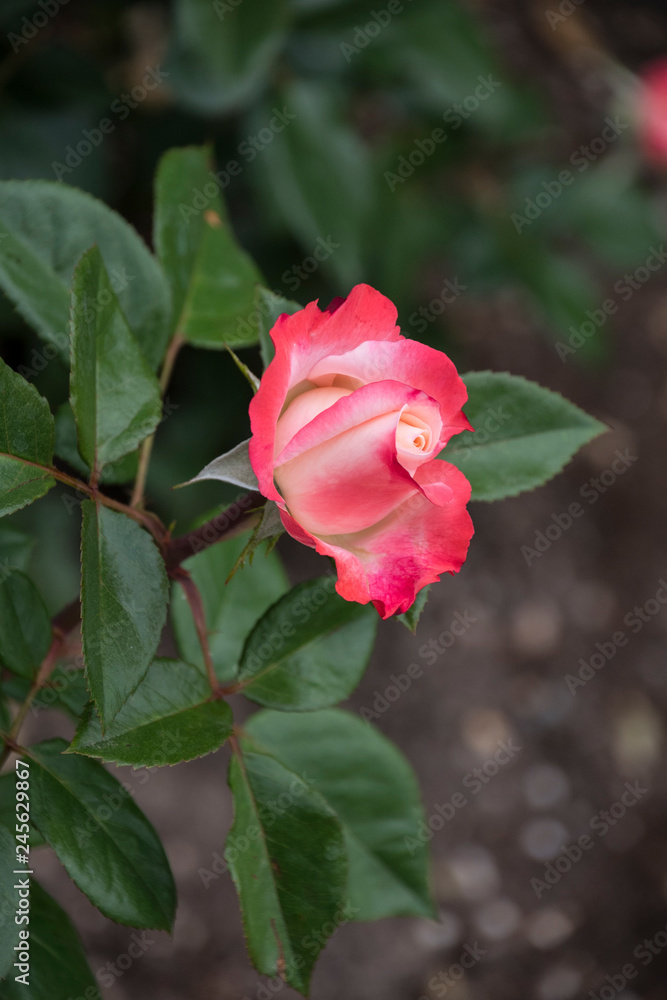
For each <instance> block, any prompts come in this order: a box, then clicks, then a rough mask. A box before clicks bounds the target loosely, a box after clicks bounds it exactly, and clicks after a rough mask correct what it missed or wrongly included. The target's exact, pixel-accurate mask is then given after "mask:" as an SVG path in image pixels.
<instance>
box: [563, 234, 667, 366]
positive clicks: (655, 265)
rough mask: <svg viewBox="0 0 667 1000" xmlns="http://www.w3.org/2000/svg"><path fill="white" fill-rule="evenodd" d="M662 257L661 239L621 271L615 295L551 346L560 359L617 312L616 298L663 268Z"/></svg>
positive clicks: (665, 257)
mask: <svg viewBox="0 0 667 1000" xmlns="http://www.w3.org/2000/svg"><path fill="white" fill-rule="evenodd" d="M665 261H667V250H665V244H664V243H661V244H660V246H659V247H649V254H648V257H647V258H646V260H645V261H644V263H643V264H641V265H640V266H639V267H637V268H635V270H634V271H632V272H630V273H629V274H624V275H623V277H622V278H619V279H618V281H617V282H616V283H615V284H614V292H615V293H616V298H609V299H605V300H604V302H603V303H602V305H601V306H600V308H599V309H587V310H586V317H587V318H586V319H585V320H584V322H583V323H582V324H581V325H580V326H579V327H578V328H577V327H575V326H571V327H570V332H571V336H570V338H569V340H568V341H567V343H565V344H564V343H563V342H562V341H560V340H559V341H557V342H556V344H555V345H554V346H555V348H556V353H557V354H558V357H559V358H560V359H561V361H562V362H563V363H565V361H566V360H567V359H568V357H569V356H570V355H571V354H576V353H577V351H578V350H579V348H580V347H583V346H584V344H585V343H586V341H587V340H590V338H591V337H593V336H594V335H595V333H596V332H597V330H600V329H601V328H602V327H603V326H604V325H605V323H606V322H607V320H608V319H609V317H610V316H614V315H615V314H616V313H617V312H618V308H619V302H618V300H619V299H620V301H621V302H628V301H629V300H630V299H631V298H632V296H633V295H634V294H635V292H636V291H638V290H639V289H640V288H643V286H644V285H645V284H646V282H647V281H650V279H651V278H652V277H653V275H654V274H655V273H656V271H659V270H660V269H661V268H662V266H663V264H664V263H665Z"/></svg>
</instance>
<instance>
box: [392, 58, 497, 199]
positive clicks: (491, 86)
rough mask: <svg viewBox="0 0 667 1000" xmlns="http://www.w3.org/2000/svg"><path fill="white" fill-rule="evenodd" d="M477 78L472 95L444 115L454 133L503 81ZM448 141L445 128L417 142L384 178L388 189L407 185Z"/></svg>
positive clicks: (491, 78) (490, 76)
mask: <svg viewBox="0 0 667 1000" xmlns="http://www.w3.org/2000/svg"><path fill="white" fill-rule="evenodd" d="M477 79H478V81H479V83H478V85H477V86H476V87H475V90H474V92H473V93H472V94H469V95H468V97H466V98H465V100H463V101H462V102H461V103H460V104H453V105H452V107H451V108H448V109H447V111H445V112H444V113H443V115H442V120H443V121H444V122H445V123H446V124H448V125H450V126H451V130H452V132H455V131H456V130H457V129H459V128H460V127H461V125H463V123H464V122H465V121H467V119H468V118H470V116H471V115H474V113H475V112H476V111H477V110H478V108H479V106H480V105H481V104H483V102H484V101H487V100H488V99H489V97H491V95H492V94H494V93H495V92H496V91H497V90H498V88H499V87H501V86H502V82H501V81H500V80H494V78H493V76H492V75H491V74H489V75H488V76H478V77H477ZM448 138H449V135H448V134H447V132H446V131H445V129H443V128H434V129H433V130H432V131H431V132H430V133H429V135H428V136H427V137H426V138H425V139H415V141H414V143H413V144H412V149H411V150H410V152H409V153H408V154H407V156H406V155H403V154H401V156H399V158H398V160H397V161H396V167H395V170H393V171H392V170H385V172H384V179H385V180H386V182H387V186H388V188H389V190H390V191H392V192H393V191H395V190H396V187H397V186H398V185H399V184H405V182H406V180H408V178H410V177H412V175H413V174H414V172H415V170H416V169H417V168H418V167H421V166H422V164H424V163H425V162H426V160H427V158H428V157H429V156H433V154H434V153H435V151H436V149H437V148H438V146H441V145H442V144H443V143H445V142H447V139H448Z"/></svg>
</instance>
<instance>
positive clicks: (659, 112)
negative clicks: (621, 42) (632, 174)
mask: <svg viewBox="0 0 667 1000" xmlns="http://www.w3.org/2000/svg"><path fill="white" fill-rule="evenodd" d="M639 93H640V96H639V107H638V115H639V135H640V140H641V143H642V146H643V147H644V151H645V153H646V155H647V157H648V158H649V159H650V160H652V161H653V162H654V163H657V164H660V163H662V164H664V163H666V162H667V59H658V60H657V61H656V62H653V63H651V64H650V65H649V66H648V67H645V69H644V70H643V72H642V74H641V90H640V92H639Z"/></svg>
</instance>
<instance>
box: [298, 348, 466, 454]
mask: <svg viewBox="0 0 667 1000" xmlns="http://www.w3.org/2000/svg"><path fill="white" fill-rule="evenodd" d="M334 375H347V376H351V377H353V378H358V379H361V380H362V382H379V381H381V380H383V379H393V380H395V381H397V382H403V383H404V384H405V385H409V386H411V387H412V388H414V389H421V390H422V392H425V393H426V394H427V396H430V397H431V398H432V399H435V400H436V401H437V402H438V403H439V404H440V415H441V417H442V422H443V428H442V433H441V436H440V441H439V447H440V449H442V448H443V447H444V446H445V445H446V444H447V442H448V441H449V439H450V437H452V435H453V434H459V433H460V432H461V431H464V430H471V429H472V428H471V427H470V424H469V422H468V419H467V418H466V417H465V416H464V415H463V413H462V412H461V407H462V406H463V404H464V403H465V401H466V399H467V398H468V390H467V389H466V387H465V384H464V382H463V380H462V379H461V377H460V375H459V374H458V372H457V371H456V368H455V367H454V364H453V362H451V361H450V360H449V358H448V357H447V356H446V355H445V354H443V353H442V352H441V351H436V350H434V349H433V348H432V347H427V346H426V345H425V344H420V343H418V342H417V341H416V340H405V339H404V338H401V339H400V340H396V341H383V342H381V343H368V342H367V343H363V344H360V345H359V346H358V347H356V348H354V349H353V350H351V351H348V352H347V353H344V352H342V351H341V350H340V348H339V349H338V352H337V353H336V354H335V355H329V356H328V357H326V358H323V359H322V360H320V361H318V362H317V363H316V364H315V365H314V366H313V367H312V368H311V370H310V372H309V373H308V379H309V381H311V382H314V383H315V384H317V385H323V386H324V385H331V382H332V376H334Z"/></svg>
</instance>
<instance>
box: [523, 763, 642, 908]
mask: <svg viewBox="0 0 667 1000" xmlns="http://www.w3.org/2000/svg"><path fill="white" fill-rule="evenodd" d="M624 789H625V790H624V791H623V794H622V795H621V797H620V799H618V800H617V801H616V802H612V804H611V805H610V806H609V808H608V809H601V810H600V812H598V813H596V814H595V816H593V817H592V819H591V820H590V821H589V824H588V826H589V829H590V830H591V832H592V833H593V834H595V836H596V837H597V838H598V840H601V839H602V838H603V837H606V836H607V834H608V833H609V831H610V830H611V829H613V827H615V826H616V824H617V823H619V822H620V821H621V820H622V819H623V817H624V816H625V815H626V814H627V812H628V810H629V809H632V808H633V807H634V806H636V805H637V803H638V802H639V801H640V799H642V798H643V797H644V796H645V795H647V794H648V788H642V786H641V785H640V784H639V782H638V781H635V782H634V783H633V784H630V782H629V781H626V783H625V786H624ZM596 843H597V841H596V840H594V838H593V837H592V836H591V834H589V833H582V834H581V836H580V837H578V838H577V840H576V843H574V844H570V845H568V846H565V845H563V846H562V847H561V854H559V855H558V857H557V858H556V859H555V860H554V861H549V862H548V863H547V864H546V865H545V866H544V872H543V873H542V878H537V877H536V876H534V877H533V878H531V880H530V886H531V888H532V890H533V892H534V893H535V895H536V896H537V898H538V899H542V896H543V895H544V893H545V892H548V891H549V890H550V889H553V887H554V886H555V885H557V884H558V883H559V882H560V880H561V879H562V877H563V875H567V873H568V872H570V871H572V868H573V867H574V865H576V864H578V863H579V861H581V859H582V858H583V856H584V854H585V853H586V852H587V851H591V850H592V849H593V847H595V844H596Z"/></svg>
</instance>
